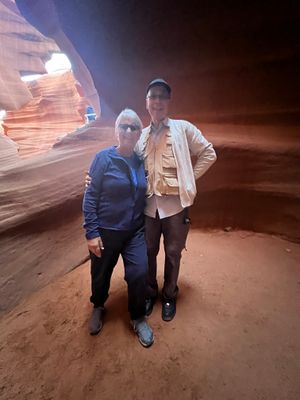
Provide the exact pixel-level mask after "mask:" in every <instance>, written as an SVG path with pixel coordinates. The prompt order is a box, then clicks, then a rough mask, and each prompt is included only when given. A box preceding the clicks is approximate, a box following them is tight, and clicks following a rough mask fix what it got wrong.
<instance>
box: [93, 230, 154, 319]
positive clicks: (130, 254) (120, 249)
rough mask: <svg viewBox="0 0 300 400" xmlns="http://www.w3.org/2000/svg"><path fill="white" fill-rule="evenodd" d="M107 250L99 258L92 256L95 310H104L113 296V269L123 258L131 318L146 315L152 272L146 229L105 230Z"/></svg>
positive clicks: (103, 239) (103, 238)
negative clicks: (111, 290) (110, 296)
mask: <svg viewBox="0 0 300 400" xmlns="http://www.w3.org/2000/svg"><path fill="white" fill-rule="evenodd" d="M101 239H102V242H103V246H104V250H102V256H101V257H100V258H99V257H97V256H95V255H94V254H93V253H90V255H91V280H92V296H91V298H90V300H91V302H92V303H93V304H94V307H104V303H105V302H106V300H107V298H108V295H109V287H110V280H111V276H112V273H113V269H114V267H115V265H116V264H117V262H118V258H119V256H120V255H121V256H122V258H123V262H124V269H125V276H124V279H125V281H126V282H127V287H128V311H129V313H130V317H131V319H138V318H141V317H143V316H144V315H145V297H146V279H147V273H148V259H147V248H146V241H145V234H144V227H143V228H141V229H138V230H131V231H117V230H110V229H102V228H101Z"/></svg>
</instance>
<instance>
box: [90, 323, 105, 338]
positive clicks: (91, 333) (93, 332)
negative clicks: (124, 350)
mask: <svg viewBox="0 0 300 400" xmlns="http://www.w3.org/2000/svg"><path fill="white" fill-rule="evenodd" d="M102 328H103V324H102V325H101V326H100V328H99V329H98V330H96V331H90V335H91V336H96V335H98V333H100V332H101V330H102Z"/></svg>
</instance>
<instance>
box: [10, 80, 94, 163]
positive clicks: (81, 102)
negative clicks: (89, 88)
mask: <svg viewBox="0 0 300 400" xmlns="http://www.w3.org/2000/svg"><path fill="white" fill-rule="evenodd" d="M27 85H28V88H29V91H30V93H31V95H32V100H30V101H29V102H28V103H27V104H26V105H25V106H23V107H21V108H20V109H19V110H16V111H8V112H7V115H6V117H5V118H4V124H3V126H4V131H5V133H6V135H7V136H9V137H10V138H11V139H12V140H14V141H15V142H16V143H17V144H18V146H19V154H20V157H23V158H24V157H30V156H32V155H34V154H39V153H44V152H46V151H48V150H49V149H50V148H51V147H52V145H53V144H54V143H55V141H56V140H57V138H58V137H59V136H63V135H64V134H66V133H69V132H72V131H74V130H75V129H76V128H77V127H79V126H81V125H84V113H85V107H86V105H87V104H88V103H87V100H86V99H85V98H83V97H81V96H80V94H79V92H78V84H77V83H76V80H75V78H74V76H73V74H72V72H65V73H63V74H60V73H56V74H51V75H45V76H42V77H41V78H39V79H37V80H35V81H31V82H28V83H27Z"/></svg>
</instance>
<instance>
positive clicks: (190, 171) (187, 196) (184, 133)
mask: <svg viewBox="0 0 300 400" xmlns="http://www.w3.org/2000/svg"><path fill="white" fill-rule="evenodd" d="M168 125H169V129H170V132H171V138H172V148H173V152H174V157H175V161H176V166H177V177H178V184H179V196H180V201H181V205H182V207H189V206H191V205H192V204H193V202H194V199H195V196H196V194H197V189H196V179H198V178H200V177H201V176H202V175H203V174H205V172H206V171H207V170H208V169H209V168H210V167H211V165H212V164H213V163H214V162H215V161H216V159H217V156H216V153H215V150H214V148H213V146H212V144H211V143H209V142H208V141H207V140H206V139H205V137H204V136H203V135H202V133H201V131H200V130H199V129H198V128H196V126H194V125H193V124H191V123H190V122H188V121H184V120H176V119H170V118H169V119H168ZM150 132H151V126H150V125H149V126H148V127H147V128H145V129H143V131H142V134H141V137H140V139H139V141H138V143H137V145H136V148H135V151H136V152H137V154H138V155H139V156H141V157H143V155H144V154H145V149H146V146H147V142H148V138H149V134H150ZM192 155H193V156H195V157H196V162H195V164H194V166H193V165H192V160H191V156H192Z"/></svg>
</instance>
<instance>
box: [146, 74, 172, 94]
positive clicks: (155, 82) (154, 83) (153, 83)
mask: <svg viewBox="0 0 300 400" xmlns="http://www.w3.org/2000/svg"><path fill="white" fill-rule="evenodd" d="M154 86H163V87H164V88H166V89H167V91H168V93H169V95H170V94H171V87H170V85H169V84H168V83H167V82H166V81H165V80H164V79H162V78H157V79H153V81H151V82H150V83H149V85H148V86H147V91H146V93H148V92H149V90H150V89H151V88H153V87H154Z"/></svg>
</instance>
